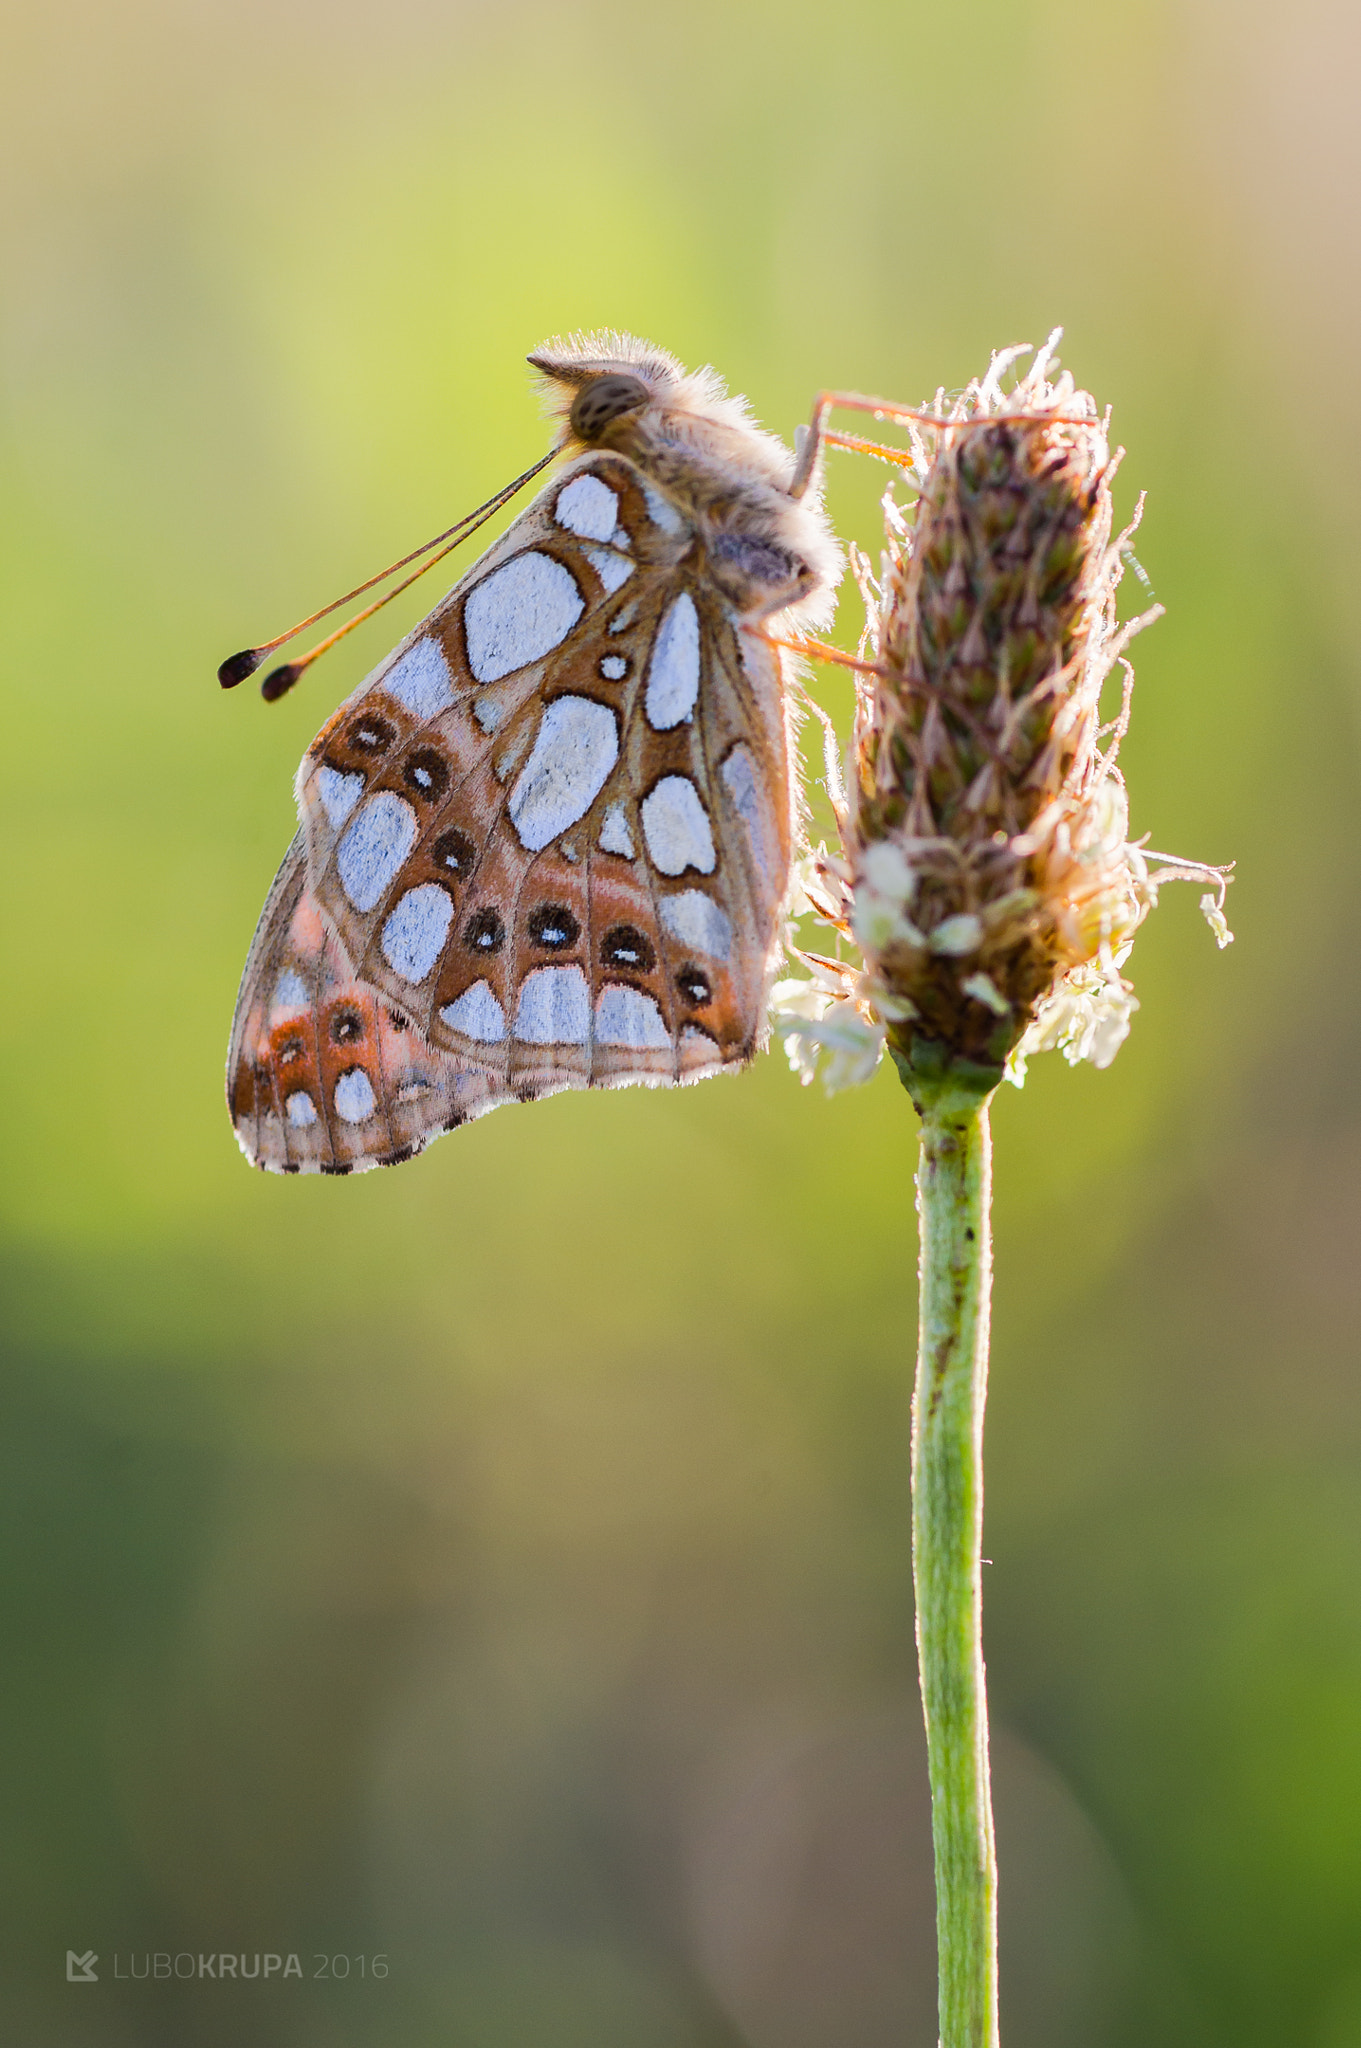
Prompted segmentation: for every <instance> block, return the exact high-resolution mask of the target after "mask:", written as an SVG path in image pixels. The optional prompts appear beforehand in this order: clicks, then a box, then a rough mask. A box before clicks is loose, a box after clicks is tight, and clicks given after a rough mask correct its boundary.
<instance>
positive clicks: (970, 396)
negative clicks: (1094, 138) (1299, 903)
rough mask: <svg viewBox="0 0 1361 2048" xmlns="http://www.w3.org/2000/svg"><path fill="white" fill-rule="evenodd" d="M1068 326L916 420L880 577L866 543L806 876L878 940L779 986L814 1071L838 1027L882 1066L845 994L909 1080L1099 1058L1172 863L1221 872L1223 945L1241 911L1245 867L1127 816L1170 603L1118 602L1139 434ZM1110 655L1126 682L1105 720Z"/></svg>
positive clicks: (838, 1036)
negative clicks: (1118, 435)
mask: <svg viewBox="0 0 1361 2048" xmlns="http://www.w3.org/2000/svg"><path fill="white" fill-rule="evenodd" d="M1057 340H1058V335H1057V333H1056V334H1054V335H1053V336H1051V338H1050V341H1049V343H1048V345H1047V346H1046V348H1045V349H1044V350H1042V351H1041V353H1040V354H1039V356H1038V357H1037V359H1036V361H1035V363H1034V365H1033V367H1032V368H1031V370H1030V371H1029V373H1028V374H1027V375H1026V376H1025V377H1023V378H1022V379H1021V380H1020V381H1019V382H1018V383H1017V384H1016V385H1015V386H1014V388H1013V389H1011V390H1010V391H1009V392H1005V393H1004V391H1003V389H1002V378H1003V375H1004V373H1005V372H1006V371H1007V370H1008V369H1009V368H1010V366H1011V364H1012V363H1013V362H1014V360H1015V359H1016V357H1018V356H1021V355H1024V354H1027V353H1029V351H1028V350H1025V349H1009V350H1006V351H1004V352H1003V353H1002V354H1000V355H998V356H996V357H994V359H993V363H992V367H991V369H990V370H989V372H988V374H987V376H986V377H984V378H982V379H975V381H974V382H973V383H971V384H970V385H969V386H968V388H967V390H966V391H965V392H964V393H963V395H962V396H961V397H960V398H959V399H958V400H957V401H956V402H955V403H954V404H953V405H952V406H951V407H950V408H949V409H948V411H947V410H945V409H944V408H943V406H942V405H941V404H940V403H939V402H938V404H937V407H936V409H935V414H934V416H933V417H930V418H918V419H910V420H909V431H910V437H911V446H910V450H909V451H906V452H905V460H906V466H907V468H908V474H909V476H910V478H911V479H912V481H913V482H914V483H915V484H916V486H917V496H916V499H915V502H914V503H913V504H912V505H911V506H910V507H909V508H908V509H907V510H906V511H904V510H903V509H901V508H900V507H899V505H898V504H897V503H896V501H895V500H894V498H893V495H892V493H891V492H890V493H889V494H888V495H887V496H886V498H885V501H884V510H885V519H886V545H885V551H884V555H883V560H882V568H881V573H880V575H879V576H878V577H877V578H876V577H875V576H873V575H872V574H871V572H870V567H869V564H868V563H867V562H866V561H865V560H864V558H863V557H859V558H858V559H857V562H856V568H857V574H858V577H859V581H860V586H861V591H862V594H863V596H864V598H865V604H866V612H867V625H866V633H865V640H864V643H863V645H862V653H864V654H866V655H868V657H869V659H868V661H867V662H866V663H865V664H864V665H863V668H862V670H861V673H860V674H859V675H858V677H857V711H856V719H855V729H854V734H853V742H852V757H853V758H852V764H851V769H852V772H851V777H850V784H851V786H850V790H849V794H848V796H847V797H846V799H845V800H844V802H843V803H842V804H841V805H840V806H839V819H838V822H839V824H840V826H841V836H842V848H841V854H840V856H839V857H836V856H830V855H826V854H824V855H823V856H822V857H821V859H820V860H818V861H817V862H816V871H815V873H814V874H813V876H812V877H811V878H810V879H809V880H808V882H807V884H806V887H807V890H808V895H809V898H810V900H811V901H812V902H813V904H814V907H815V908H816V909H817V910H818V911H819V912H820V914H821V915H822V917H823V918H824V919H825V920H826V921H827V922H829V923H831V924H832V925H833V926H834V927H835V928H836V929H837V930H838V932H840V933H841V934H843V935H844V936H845V937H847V938H849V939H852V940H853V941H854V943H855V946H856V947H857V948H858V951H859V953H860V955H861V956H862V960H861V963H860V964H857V965H856V966H854V967H852V966H850V965H849V964H848V963H847V962H845V961H843V960H836V961H827V960H823V961H820V962H817V964H816V966H815V975H814V981H813V982H812V983H805V984H795V985H794V986H797V987H801V988H802V989H803V991H804V993H803V994H802V995H801V996H799V997H797V998H794V997H791V996H790V995H789V993H788V991H789V989H790V986H791V985H790V984H788V983H786V984H784V985H783V987H782V989H781V990H780V991H778V992H777V997H776V1005H777V1006H776V1012H775V1023H776V1027H777V1029H779V1030H780V1031H781V1033H782V1035H783V1036H784V1038H785V1041H786V1045H787V1047H788V1049H789V1052H790V1057H791V1060H792V1061H793V1062H794V1063H795V1064H796V1065H797V1066H799V1067H800V1068H801V1070H802V1071H803V1072H804V1074H805V1078H807V1077H808V1070H809V1063H810V1060H811V1061H815V1060H816V1056H817V1050H818V1048H819V1046H821V1047H824V1048H826V1049H828V1050H831V1051H832V1052H833V1054H834V1071H833V1074H832V1076H831V1077H830V1078H832V1079H833V1080H835V1079H837V1078H841V1077H844V1076H846V1075H847V1074H848V1072H849V1070H851V1069H854V1073H855V1077H858V1076H859V1073H860V1072H861V1071H863V1070H864V1068H865V1065H866V1061H867V1059H868V1058H869V1054H868V1051H867V1050H866V1049H865V1048H862V1049H861V1051H860V1055H859V1058H858V1060H856V1059H853V1058H852V1056H851V1054H850V1052H849V1050H848V1046H849V1041H850V1035H851V1025H850V1014H851V1012H854V1013H855V1014H856V1016H857V1017H858V1018H859V1021H860V1027H861V1032H862V1035H864V1034H868V1035H869V1036H873V1037H875V1038H876V1041H877V1045H879V1046H882V1044H883V1042H884V1041H885V1040H887V1042H888V1045H889V1047H890V1049H891V1051H892V1052H893V1054H894V1057H895V1059H896V1060H897V1062H898V1064H899V1066H900V1068H901V1069H902V1070H903V1073H904V1078H906V1079H908V1081H909V1086H911V1085H912V1084H911V1076H912V1074H913V1073H914V1072H921V1071H939V1070H940V1069H941V1068H942V1067H946V1066H949V1067H954V1068H956V1069H958V1070H961V1071H964V1070H967V1071H970V1072H976V1073H977V1074H978V1075H979V1076H980V1077H982V1078H983V1079H986V1077H987V1076H989V1075H991V1076H992V1077H993V1080H994V1083H995V1080H996V1079H1000V1078H1001V1077H1002V1074H1003V1071H1004V1070H1006V1071H1007V1072H1008V1074H1009V1075H1010V1078H1012V1079H1014V1080H1016V1081H1017V1083H1018V1085H1019V1082H1020V1080H1021V1079H1022V1077H1023V1075H1024V1071H1025V1059H1026V1056H1027V1055H1028V1054H1029V1053H1031V1052H1036V1051H1041V1050H1045V1049H1048V1048H1050V1047H1057V1048H1059V1049H1061V1050H1062V1051H1063V1052H1064V1053H1065V1054H1066V1056H1067V1057H1068V1059H1069V1060H1071V1061H1074V1062H1075V1061H1077V1060H1080V1059H1087V1060H1090V1061H1092V1062H1093V1063H1094V1064H1095V1065H1096V1066H1106V1065H1108V1064H1109V1063H1110V1061H1111V1059H1112V1058H1113V1057H1114V1055H1115V1053H1116V1051H1117V1049H1118V1047H1119V1045H1120V1043H1121V1042H1122V1040H1123V1039H1124V1037H1125V1035H1126V1033H1127V1032H1128V1029H1129V1019H1130V1016H1131V1013H1132V1012H1133V1010H1134V1009H1135V1008H1136V1007H1137V1006H1136V1004H1135V1000H1134V996H1133V993H1132V990H1131V989H1130V986H1129V984H1128V982H1127V981H1126V980H1125V979H1124V977H1123V974H1122V972H1121V969H1122V967H1123V965H1124V962H1125V960H1126V958H1127V957H1128V954H1129V950H1130V946H1131V944H1132V942H1133V938H1134V934H1135V932H1136V930H1137V929H1138V926H1139V925H1140V923H1141V922H1142V920H1143V919H1144V917H1145V916H1146V915H1147V914H1148V911H1149V910H1150V908H1151V907H1152V906H1153V904H1154V903H1155V902H1156V900H1157V894H1158V886H1159V883H1160V882H1163V881H1167V880H1171V879H1174V878H1184V879H1198V880H1200V881H1202V882H1204V883H1207V884H1208V885H1209V887H1208V889H1207V893H1206V894H1205V896H1204V897H1203V898H1202V909H1204V910H1205V912H1206V915H1207V916H1208V917H1209V919H1210V922H1211V925H1212V928H1213V929H1214V930H1215V934H1216V937H1217V938H1218V940H1219V943H1220V944H1221V945H1224V944H1227V943H1228V941H1229V938H1230V936H1231V935H1230V934H1229V932H1228V928H1227V926H1226V924H1225V922H1224V917H1223V899H1224V891H1225V886H1226V883H1227V881H1228V873H1227V871H1226V870H1222V869H1216V868H1207V867H1204V866H1202V865H1200V864H1198V863H1194V862H1187V861H1180V860H1175V859H1171V858H1167V857H1164V856H1161V855H1157V854H1152V853H1149V852H1148V851H1147V849H1146V848H1145V847H1144V846H1143V845H1142V843H1141V842H1138V841H1134V840H1131V838H1130V826H1129V808H1128V802H1127V799H1126V793H1125V785H1124V781H1123V779H1122V777H1121V774H1120V770H1119V767H1118V765H1117V757H1118V753H1119V747H1120V741H1121V739H1122V737H1123V735H1124V732H1125V728H1126V725H1127V723H1128V718H1129V707H1130V691H1131V687H1132V684H1133V671H1132V670H1131V668H1130V665H1129V662H1128V659H1127V658H1126V649H1127V647H1128V645H1129V642H1130V641H1131V640H1132V639H1133V637H1134V635H1135V634H1136V633H1138V632H1139V631H1140V630H1141V629H1142V628H1143V627H1144V626H1146V625H1148V624H1150V623H1151V621H1152V620H1153V619H1155V618H1156V617H1158V616H1159V613H1160V609H1161V608H1160V607H1154V608H1153V609H1151V610H1148V611H1145V612H1144V613H1142V614H1141V615H1140V616H1138V617H1135V618H1133V619H1130V620H1128V621H1127V622H1126V623H1124V624H1123V625H1122V624H1120V623H1119V621H1118V618H1117V591H1118V587H1119V584H1120V581H1121V577H1122V574H1123V570H1124V567H1125V562H1126V559H1127V557H1128V550H1129V541H1130V537H1131V535H1132V533H1133V531H1134V527H1135V526H1136V525H1137V523H1138V517H1139V510H1141V509H1142V501H1141V502H1140V507H1139V510H1136V513H1135V518H1134V521H1133V522H1132V523H1131V525H1130V526H1129V527H1127V528H1126V529H1125V530H1124V531H1123V532H1121V533H1115V532H1114V530H1113V516H1112V498H1111V482H1112V479H1113V477H1114V475H1115V472H1116V468H1117V466H1118V464H1119V461H1120V457H1121V454H1122V453H1123V451H1122V450H1119V449H1117V450H1115V451H1112V449H1111V447H1110V443H1109V438H1108V427H1109V415H1106V416H1102V415H1101V414H1099V413H1098V410H1097V406H1096V403H1095V400H1094V399H1093V398H1092V397H1091V395H1090V393H1088V392H1085V391H1080V390H1078V389H1077V387H1076V386H1075V384H1074V382H1073V379H1072V377H1071V376H1070V375H1069V374H1068V373H1067V372H1066V371H1064V372H1062V373H1060V372H1059V371H1058V368H1057V365H1056V363H1055V360H1054V354H1053V350H1054V347H1055V344H1056V342H1057ZM895 410H896V409H895ZM1117 665H1119V667H1120V668H1121V670H1122V671H1123V689H1122V693H1121V703H1120V707H1119V710H1118V712H1117V713H1116V715H1115V716H1114V717H1113V718H1112V720H1111V721H1110V723H1109V724H1106V725H1103V724H1102V722H1101V698H1102V689H1103V685H1104V684H1105V682H1106V680H1107V678H1108V676H1110V674H1111V672H1112V670H1113V669H1115V668H1116V666H1117ZM812 957H813V958H814V959H815V960H816V956H812ZM781 997H783V998H784V1002H783V1006H781V1003H780V998H781ZM824 997H825V998H826V1000H825V1001H824V1000H823V999H824ZM791 1003H794V1004H795V1005H796V1008H795V1009H791V1008H790V1004H791ZM798 1005H801V1008H802V1015H801V1016H800V1014H799V1012H798V1009H797V1006H798ZM819 1005H820V1006H821V1007H820V1008H819ZM829 1027H830V1028H829ZM838 1062H839V1064H837V1063H838Z"/></svg>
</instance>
